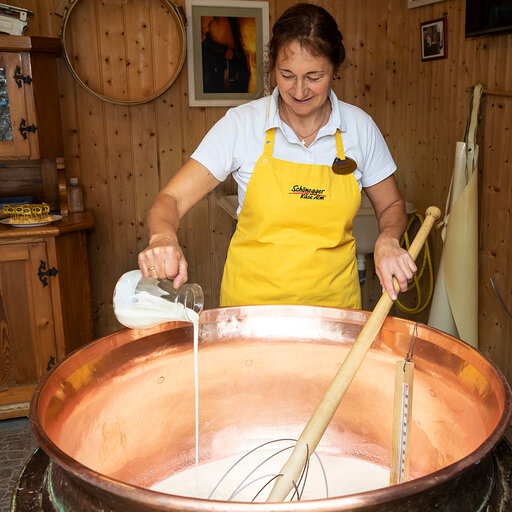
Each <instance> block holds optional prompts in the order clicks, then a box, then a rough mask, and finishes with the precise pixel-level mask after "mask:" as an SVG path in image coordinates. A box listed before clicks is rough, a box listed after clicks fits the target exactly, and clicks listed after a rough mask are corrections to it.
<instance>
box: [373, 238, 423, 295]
mask: <svg viewBox="0 0 512 512" xmlns="http://www.w3.org/2000/svg"><path fill="white" fill-rule="evenodd" d="M373 259H374V261H375V272H376V273H377V276H378V277H379V280H380V283H381V285H382V291H383V292H384V290H385V291H387V292H388V295H389V298H390V299H391V300H396V291H395V286H394V284H393V277H395V278H396V280H397V282H398V285H399V286H400V291H402V292H406V291H407V286H408V283H409V281H411V280H412V278H413V277H414V275H415V274H416V272H417V267H416V263H414V260H413V259H412V257H411V255H410V254H409V253H408V252H407V251H406V250H405V249H402V248H401V247H400V244H399V242H398V240H397V238H395V237H391V236H388V235H386V234H385V233H382V234H381V235H380V236H379V237H378V238H377V241H376V242H375V251H374V254H373Z"/></svg>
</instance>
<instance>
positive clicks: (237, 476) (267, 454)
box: [208, 438, 329, 502]
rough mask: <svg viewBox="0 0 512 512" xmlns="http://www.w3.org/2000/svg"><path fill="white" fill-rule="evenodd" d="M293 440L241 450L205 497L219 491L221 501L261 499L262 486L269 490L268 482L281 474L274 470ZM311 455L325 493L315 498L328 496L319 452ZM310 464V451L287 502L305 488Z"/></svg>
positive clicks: (300, 495)
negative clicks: (240, 453)
mask: <svg viewBox="0 0 512 512" xmlns="http://www.w3.org/2000/svg"><path fill="white" fill-rule="evenodd" d="M296 442H297V439H291V438H285V439H275V440H273V441H268V442H266V443H262V444H260V445H259V446H257V447H256V448H253V449H252V450H251V451H249V452H247V453H245V454H244V455H242V456H241V457H240V458H239V459H237V460H236V461H235V462H234V463H233V464H232V465H231V466H230V468H229V469H228V470H227V471H226V472H225V473H224V474H223V475H222V477H221V478H220V479H219V481H218V482H217V484H216V485H215V486H214V488H213V489H212V491H211V492H210V494H209V496H208V499H216V496H215V495H216V493H217V494H219V493H221V494H222V498H220V499H223V500H224V501H251V502H254V501H257V500H258V498H260V501H262V500H263V495H264V494H265V489H267V490H270V488H269V485H270V484H271V483H272V482H274V481H275V479H276V478H278V477H279V476H281V475H280V474H279V473H276V468H279V467H281V465H282V460H286V458H287V452H289V451H290V450H293V448H294V447H295V444H296ZM314 456H315V461H316V463H318V466H319V471H320V472H321V475H322V480H323V484H324V488H325V496H318V499H320V498H328V497H329V486H328V483H327V474H326V471H325V467H324V465H323V463H322V460H321V458H320V457H319V455H318V454H317V453H314ZM283 457H284V459H283ZM310 466H311V461H310V454H309V453H307V454H306V457H305V460H304V465H303V469H302V472H301V474H300V476H299V478H298V479H297V482H294V486H293V487H294V488H293V490H292V493H291V495H290V497H289V498H288V500H289V501H300V500H301V498H302V496H303V494H304V488H305V487H306V482H307V479H308V474H309V471H310ZM231 477H233V480H232V481H230V478H231ZM226 495H227V496H226Z"/></svg>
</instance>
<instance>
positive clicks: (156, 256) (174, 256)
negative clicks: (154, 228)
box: [138, 235, 188, 288]
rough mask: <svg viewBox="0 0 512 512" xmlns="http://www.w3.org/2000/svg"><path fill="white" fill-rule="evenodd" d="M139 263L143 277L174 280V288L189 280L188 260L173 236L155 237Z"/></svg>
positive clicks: (140, 256)
mask: <svg viewBox="0 0 512 512" xmlns="http://www.w3.org/2000/svg"><path fill="white" fill-rule="evenodd" d="M138 262H139V268H140V271H141V272H142V276H143V277H158V278H168V279H173V285H174V288H178V287H179V286H181V285H182V284H183V283H185V282H186V281H187V279H188V273H187V268H188V263H187V260H186V259H185V256H184V255H183V251H182V250H181V247H180V245H179V243H178V240H177V239H176V238H175V237H173V236H171V235H153V236H152V237H151V240H150V242H149V245H148V246H147V247H146V248H145V249H144V250H143V251H142V252H141V253H140V254H139V257H138Z"/></svg>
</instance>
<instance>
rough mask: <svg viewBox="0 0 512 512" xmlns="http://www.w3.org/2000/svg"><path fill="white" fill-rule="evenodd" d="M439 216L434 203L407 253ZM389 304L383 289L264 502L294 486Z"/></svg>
mask: <svg viewBox="0 0 512 512" xmlns="http://www.w3.org/2000/svg"><path fill="white" fill-rule="evenodd" d="M440 217H441V210H440V209H439V208H437V207H436V206H431V207H429V208H428V209H427V211H426V214H425V220H424V221H423V224H422V226H421V228H420V230H419V231H418V233H417V235H416V237H415V238H414V241H413V242H412V244H411V246H410V247H409V254H410V255H411V256H412V258H413V259H414V260H415V259H416V258H417V257H418V254H419V252H420V250H421V248H422V247H423V244H424V243H425V240H426V239H427V237H428V234H429V233H430V230H431V229H432V226H433V225H434V223H435V221H436V220H438V219H439V218H440ZM394 285H395V290H396V292H397V293H398V292H399V291H400V288H399V286H398V283H397V281H396V280H394ZM392 305H393V301H392V300H391V299H390V298H389V295H388V294H387V292H384V293H383V294H382V297H381V298H380V300H379V302H378V303H377V305H376V306H375V309H374V310H373V312H372V314H371V315H370V317H369V318H368V321H367V322H366V324H365V325H364V327H363V329H362V330H361V332H360V333H359V336H358V337H357V339H356V341H355V342H354V344H353V345H352V348H351V349H350V352H349V353H348V355H347V357H346V358H345V360H344V361H343V364H342V365H341V367H340V369H339V370H338V373H337V374H336V375H335V377H334V379H333V380H332V382H331V384H330V385H329V387H328V388H327V391H326V392H325V395H324V396H323V398H322V400H321V401H320V403H319V404H318V406H317V408H316V410H315V412H314V413H313V415H312V416H311V418H310V420H309V421H308V423H307V425H306V426H305V428H304V430H303V431H302V434H301V435H300V437H299V439H298V440H297V444H296V445H295V448H294V449H293V451H292V454H291V455H290V457H289V459H288V460H287V462H286V463H285V464H284V466H283V467H282V469H281V471H280V473H279V476H278V477H277V478H276V481H275V483H274V487H273V488H272V491H271V492H270V495H269V497H268V498H267V502H277V501H284V500H285V499H286V497H287V496H288V494H289V493H290V491H291V490H292V489H293V488H294V487H295V485H296V482H298V480H299V476H300V474H301V472H302V469H303V468H304V465H305V463H306V462H307V460H308V459H309V457H311V455H312V454H313V452H314V451H315V449H316V447H317V445H318V443H319V442H320V439H321V438H322V436H323V435H324V432H325V430H326V429H327V426H328V425H329V423H330V421H331V419H332V417H333V416H334V414H335V412H336V410H337V409H338V406H339V404H340V402H341V400H342V399H343V396H344V395H345V392H346V391H347V389H348V387H349V386H350V383H351V382H352V379H353V378H354V376H355V375H356V373H357V370H359V367H360V366H361V363H362V362H363V359H364V357H365V356H366V353H367V352H368V350H369V349H370V346H371V345H372V343H373V340H374V339H375V338H376V337H377V334H378V333H379V331H380V328H381V327H382V324H383V323H384V320H385V319H386V316H387V315H388V313H389V310H390V309H391V306H392Z"/></svg>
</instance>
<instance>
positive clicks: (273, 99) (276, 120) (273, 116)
mask: <svg viewBox="0 0 512 512" xmlns="http://www.w3.org/2000/svg"><path fill="white" fill-rule="evenodd" d="M278 98H279V90H278V88H277V87H276V88H275V89H274V90H273V91H272V95H271V96H269V105H268V116H267V120H266V122H265V131H266V130H270V128H279V129H280V130H281V131H284V130H283V121H282V120H281V118H280V117H279V108H278ZM329 99H330V100H331V115H330V116H329V120H328V121H327V123H326V124H325V126H322V128H321V130H320V132H319V134H318V135H334V134H335V133H336V130H338V129H339V130H340V131H341V132H345V131H346V130H347V126H346V123H345V120H344V119H342V117H341V109H340V102H339V101H338V98H337V96H336V94H334V91H333V90H332V89H330V90H329Z"/></svg>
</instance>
